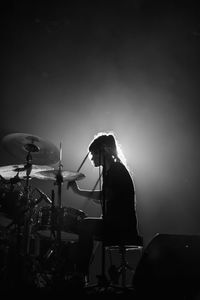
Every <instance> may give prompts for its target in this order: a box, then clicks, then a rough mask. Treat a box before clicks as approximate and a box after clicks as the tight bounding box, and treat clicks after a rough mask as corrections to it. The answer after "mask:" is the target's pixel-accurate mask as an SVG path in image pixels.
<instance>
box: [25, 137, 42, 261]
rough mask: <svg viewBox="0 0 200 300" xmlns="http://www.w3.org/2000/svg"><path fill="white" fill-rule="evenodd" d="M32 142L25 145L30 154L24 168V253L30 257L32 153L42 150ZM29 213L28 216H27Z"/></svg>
mask: <svg viewBox="0 0 200 300" xmlns="http://www.w3.org/2000/svg"><path fill="white" fill-rule="evenodd" d="M33 142H34V140H32V143H28V144H26V145H24V149H25V150H26V151H27V152H28V154H27V156H26V164H25V166H24V170H25V171H26V183H25V199H26V204H25V207H26V208H25V215H24V217H25V218H24V244H23V249H22V252H23V254H25V255H29V252H30V241H31V239H30V238H31V236H30V234H31V224H30V221H31V212H32V211H31V205H30V174H31V171H32V155H31V153H32V152H33V153H35V152H39V151H40V148H39V147H38V146H36V145H35V144H34V143H33ZM26 212H28V214H26Z"/></svg>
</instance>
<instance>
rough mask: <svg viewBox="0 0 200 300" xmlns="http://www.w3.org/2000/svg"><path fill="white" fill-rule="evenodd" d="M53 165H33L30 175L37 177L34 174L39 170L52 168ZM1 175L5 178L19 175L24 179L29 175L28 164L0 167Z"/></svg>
mask: <svg viewBox="0 0 200 300" xmlns="http://www.w3.org/2000/svg"><path fill="white" fill-rule="evenodd" d="M52 169H53V168H52V167H49V166H45V165H44V166H42V165H32V166H31V171H30V177H35V176H34V175H35V174H36V173H37V172H41V171H47V170H52ZM0 176H2V177H3V178H4V179H12V178H14V177H15V176H18V177H19V178H20V179H23V178H25V177H26V176H27V168H26V165H8V166H2V167H0Z"/></svg>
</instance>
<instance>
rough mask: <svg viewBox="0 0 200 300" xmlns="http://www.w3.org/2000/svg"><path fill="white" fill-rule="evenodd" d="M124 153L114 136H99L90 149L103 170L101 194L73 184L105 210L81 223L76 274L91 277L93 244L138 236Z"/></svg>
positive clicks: (130, 180)
mask: <svg viewBox="0 0 200 300" xmlns="http://www.w3.org/2000/svg"><path fill="white" fill-rule="evenodd" d="M120 154H122V151H121V149H120V147H119V144H118V143H117V140H116V138H115V136H114V134H112V133H99V134H98V135H96V136H95V137H94V139H93V140H92V142H91V143H90V145H89V155H90V159H91V161H92V162H93V164H94V167H100V166H101V167H102V184H101V189H100V190H83V189H80V188H79V186H78V185H77V183H76V182H75V181H74V182H71V183H70V184H69V186H70V187H71V188H72V190H73V191H74V192H75V193H76V194H78V195H80V196H83V197H87V198H91V199H93V201H95V203H99V204H100V205H101V207H102V215H101V217H99V218H97V217H87V218H85V219H83V220H82V221H81V222H80V223H79V240H78V247H77V249H78V254H77V257H78V262H77V270H78V272H80V273H81V274H83V276H85V275H87V274H88V271H89V263H90V258H91V255H92V250H93V242H94V240H96V239H97V240H99V238H100V240H102V239H104V240H106V241H113V240H123V239H125V238H127V237H130V238H132V237H134V236H135V237H137V236H138V222H137V216H136V203H135V187H134V183H133V179H132V177H131V175H130V172H129V170H128V169H127V167H126V164H125V162H124V160H123V155H120Z"/></svg>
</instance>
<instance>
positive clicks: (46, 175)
mask: <svg viewBox="0 0 200 300" xmlns="http://www.w3.org/2000/svg"><path fill="white" fill-rule="evenodd" d="M59 175H60V176H61V177H62V180H63V181H75V180H81V179H83V178H85V175H84V174H82V173H79V172H73V171H59V170H55V169H54V170H46V171H40V172H35V173H34V175H33V177H35V178H37V179H42V180H53V181H56V180H57V178H58V176H59Z"/></svg>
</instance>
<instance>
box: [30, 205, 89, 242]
mask: <svg viewBox="0 0 200 300" xmlns="http://www.w3.org/2000/svg"><path fill="white" fill-rule="evenodd" d="M86 217H87V215H86V214H85V213H84V212H83V211H82V210H79V209H75V208H73V207H62V208H60V209H59V208H58V207H55V208H53V209H52V208H51V207H49V206H44V207H41V208H40V209H39V211H38V213H37V217H36V222H35V228H36V230H37V233H38V234H39V236H40V237H44V238H52V237H53V236H55V235H56V231H57V230H60V231H61V239H62V240H64V241H68V240H70V241H71V240H74V241H77V240H78V224H79V222H80V221H81V220H83V219H84V218H86Z"/></svg>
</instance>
